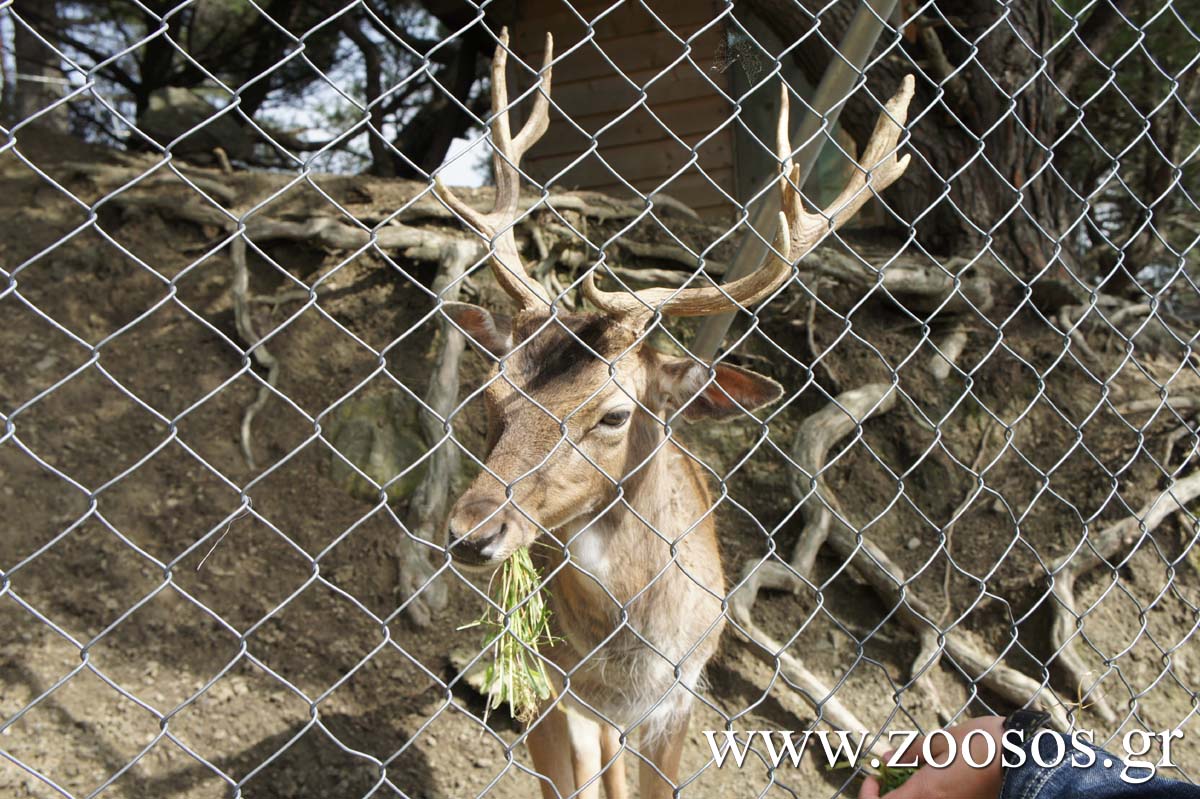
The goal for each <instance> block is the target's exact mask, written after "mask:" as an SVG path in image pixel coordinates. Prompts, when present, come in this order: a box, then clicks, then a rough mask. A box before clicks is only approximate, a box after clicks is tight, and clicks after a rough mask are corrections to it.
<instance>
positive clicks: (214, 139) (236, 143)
mask: <svg viewBox="0 0 1200 799" xmlns="http://www.w3.org/2000/svg"><path fill="white" fill-rule="evenodd" d="M222 94H223V93H221V92H212V93H211V95H212V96H213V97H214V98H215V99H218V100H223V101H226V102H227V101H228V100H229V98H228V96H221V95H222ZM220 110H221V109H220V108H218V107H217V106H215V105H213V104H212V103H210V102H209V101H208V99H206V98H205V97H203V96H201V95H200V94H198V93H197V92H194V91H192V90H191V89H185V88H180V87H175V86H170V87H167V88H165V89H159V90H158V91H155V92H154V93H152V94H151V95H150V104H149V107H148V108H147V109H146V111H145V112H144V113H143V114H142V115H141V117H140V118H139V119H138V128H139V129H140V130H141V131H142V132H143V133H145V134H147V135H149V136H151V137H153V138H154V139H155V140H156V141H158V143H159V144H162V145H167V144H170V145H171V151H172V152H173V153H174V154H175V155H177V156H183V157H185V158H193V159H197V160H200V161H203V162H208V161H210V160H211V159H212V152H213V149H214V148H216V147H221V148H224V150H225V152H226V153H228V155H229V157H230V158H232V159H234V160H235V161H236V160H245V159H247V158H249V157H250V156H251V155H253V153H254V140H253V139H252V138H251V136H250V134H249V133H247V129H246V128H244V127H243V126H242V125H240V124H238V117H237V116H236V115H235V114H228V113H226V114H221V115H220V116H218V114H219V112H220ZM181 137H182V138H181Z"/></svg>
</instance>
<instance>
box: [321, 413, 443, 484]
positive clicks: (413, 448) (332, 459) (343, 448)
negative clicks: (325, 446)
mask: <svg viewBox="0 0 1200 799" xmlns="http://www.w3.org/2000/svg"><path fill="white" fill-rule="evenodd" d="M419 412H420V410H419V407H418V406H417V404H416V403H415V402H413V401H411V400H408V399H407V398H406V397H404V396H403V395H401V394H400V393H399V392H397V391H392V392H388V393H384V392H371V393H367V394H365V395H364V396H360V397H356V398H353V399H350V400H347V401H346V402H343V403H342V404H341V405H339V406H338V407H337V408H336V409H334V411H333V412H332V413H331V414H330V417H329V422H328V433H327V435H326V440H328V441H329V442H330V443H331V444H333V446H334V447H335V448H336V449H337V451H338V452H340V453H341V454H342V455H343V456H344V457H345V458H346V460H349V461H350V462H351V463H353V464H354V465H355V467H357V468H358V469H361V470H362V471H363V472H364V473H365V474H367V475H370V477H371V479H372V480H374V481H375V482H376V483H378V484H380V485H383V484H384V483H386V482H388V481H389V480H391V479H393V478H395V477H396V475H398V474H400V473H401V472H404V470H405V469H408V468H409V467H410V466H412V465H413V464H414V463H416V462H417V461H418V460H419V459H421V458H422V457H423V456H424V455H425V454H426V453H427V452H428V451H429V447H428V445H427V444H426V443H425V441H424V439H423V438H422V436H421V433H420V430H419V428H418V426H417V414H418V413H419ZM427 463H428V461H427V460H425V461H421V462H420V463H419V464H418V465H417V466H416V467H415V468H413V469H411V470H410V471H408V472H407V473H405V474H404V476H403V477H402V478H400V479H399V480H397V481H396V482H394V483H392V484H391V485H390V486H388V492H387V493H388V498H389V499H391V500H393V501H394V500H397V499H400V498H402V497H406V496H408V495H409V494H410V493H412V491H413V489H415V488H416V487H417V485H418V484H419V483H420V482H421V478H422V477H423V476H424V475H425V471H426V468H427ZM329 471H330V476H331V477H332V478H333V479H334V480H335V481H336V482H337V483H338V484H339V485H341V486H342V488H344V489H345V490H346V491H347V492H349V493H350V494H351V495H352V496H355V497H358V498H359V499H363V500H366V501H368V502H375V501H376V500H377V498H378V496H379V490H378V489H377V488H375V487H374V486H372V485H371V484H370V483H369V482H368V481H366V480H364V479H363V478H362V477H361V476H360V475H358V474H357V473H356V472H355V471H354V470H353V469H351V468H350V467H349V466H347V465H346V463H345V461H343V460H342V459H341V458H339V457H337V455H335V454H334V453H332V452H331V453H329Z"/></svg>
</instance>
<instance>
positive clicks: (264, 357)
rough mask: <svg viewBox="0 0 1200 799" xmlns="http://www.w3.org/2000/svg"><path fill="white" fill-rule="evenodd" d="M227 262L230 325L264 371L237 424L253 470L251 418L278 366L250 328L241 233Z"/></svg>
mask: <svg viewBox="0 0 1200 799" xmlns="http://www.w3.org/2000/svg"><path fill="white" fill-rule="evenodd" d="M229 261H230V263H231V264H232V265H233V281H232V292H233V320H234V325H235V326H236V327H237V332H238V335H239V336H241V339H242V341H243V342H245V343H246V345H247V347H248V348H249V350H250V352H252V353H253V355H254V359H255V360H256V361H258V363H259V365H261V366H263V367H265V368H266V370H267V376H266V385H262V386H259V388H258V395H257V396H256V397H255V398H254V401H253V402H251V403H250V405H248V406H247V407H246V409H245V410H244V411H243V412H242V423H241V427H240V436H241V447H242V456H243V457H244V458H245V459H246V464H247V465H248V466H249V467H250V468H251V469H255V468H257V467H256V464H255V460H254V442H253V436H252V433H251V431H252V429H253V427H252V426H253V424H254V417H255V416H257V415H258V412H259V411H261V410H262V409H263V408H264V407H265V406H266V404H267V402H269V401H270V399H271V392H272V390H273V389H274V388H275V387H276V386H277V385H278V383H279V369H280V366H279V359H278V358H276V357H275V356H274V355H272V354H271V351H270V350H268V349H267V346H266V344H263V343H262V336H260V335H259V333H258V331H257V330H256V329H255V327H254V320H253V318H252V312H251V309H250V295H249V291H250V270H249V269H248V268H247V267H246V240H245V239H244V238H242V237H241V236H237V237H235V238H234V239H233V240H232V241H231V242H230V243H229Z"/></svg>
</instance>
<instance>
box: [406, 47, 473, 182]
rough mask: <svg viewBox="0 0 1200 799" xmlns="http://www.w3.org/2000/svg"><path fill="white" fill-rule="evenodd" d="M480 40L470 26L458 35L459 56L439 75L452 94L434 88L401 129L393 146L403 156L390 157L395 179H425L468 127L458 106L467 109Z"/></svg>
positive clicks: (468, 121)
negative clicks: (430, 96) (451, 96)
mask: <svg viewBox="0 0 1200 799" xmlns="http://www.w3.org/2000/svg"><path fill="white" fill-rule="evenodd" d="M482 41H483V40H482V37H481V36H480V35H479V33H478V28H477V27H473V28H471V29H470V30H468V31H465V32H464V33H463V34H462V36H461V42H460V44H459V47H458V53H457V54H456V56H455V58H454V59H453V60H452V61H451V62H450V65H449V66H448V67H447V68H446V69H445V70H444V71H443V72H442V73H441V74H440V75H439V76H438V79H439V80H438V82H439V83H440V84H441V85H442V86H445V87H446V88H447V89H449V90H450V92H451V93H452V94H453V95H454V98H455V99H451V98H450V97H447V96H446V95H445V93H444V92H443V90H442V89H440V88H437V87H436V86H435V87H434V89H433V90H434V92H435V95H434V97H433V99H432V100H431V101H430V102H428V103H426V104H425V105H423V106H422V107H421V108H420V110H418V111H417V113H416V114H415V115H414V116H413V118H412V119H411V120H410V121H409V122H408V124H407V125H405V126H404V129H403V130H401V131H400V133H399V134H398V135H397V136H396V138H395V140H394V141H393V142H392V144H393V145H394V146H395V148H396V149H397V150H399V151H400V152H401V153H403V154H404V157H403V158H402V157H400V156H399V155H393V156H392V158H393V169H394V173H395V175H396V176H397V177H400V178H405V179H407V180H425V179H427V178H428V177H429V175H430V173H432V172H433V170H435V169H437V168H438V167H439V166H441V165H442V162H443V161H445V160H446V153H447V152H449V151H450V144H451V142H453V141H454V139H455V137H457V136H461V135H462V134H463V133H464V132H465V131H466V130H467V128H469V127H470V126H471V122H472V120H471V117H470V115H468V114H466V113H464V112H463V110H462V108H461V107H460V106H468V101H469V100H470V96H471V87H472V86H473V85H474V84H475V79H476V77H477V74H476V73H477V69H478V64H479V51H480V47H481V45H482Z"/></svg>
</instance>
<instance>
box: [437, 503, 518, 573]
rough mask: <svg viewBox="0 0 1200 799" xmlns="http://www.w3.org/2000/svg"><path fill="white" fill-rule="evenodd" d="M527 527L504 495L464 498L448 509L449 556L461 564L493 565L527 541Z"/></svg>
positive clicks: (469, 565)
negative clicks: (499, 497) (494, 497)
mask: <svg viewBox="0 0 1200 799" xmlns="http://www.w3.org/2000/svg"><path fill="white" fill-rule="evenodd" d="M529 526H530V524H529V521H528V520H527V519H526V518H525V517H524V516H522V515H521V514H520V512H518V511H517V510H516V509H515V508H513V506H512V505H511V504H510V503H509V502H507V501H506V500H504V499H503V498H501V499H500V500H496V499H491V498H480V499H472V498H470V497H463V498H462V499H461V500H459V502H458V504H456V505H455V506H454V509H453V510H452V511H451V512H450V522H449V533H450V555H451V557H453V558H454V560H455V561H456V562H458V563H459V564H461V565H463V566H467V567H471V568H479V569H487V568H494V567H496V566H499V565H500V564H501V563H503V562H504V561H505V560H506V559H507V558H508V556H509V555H511V554H512V553H513V552H515V551H516V550H517V549H519V548H520V547H522V546H524V545H525V544H526V543H528V541H527V540H526V539H527V538H528V536H527V535H525V531H526V528H528V527H529Z"/></svg>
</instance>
